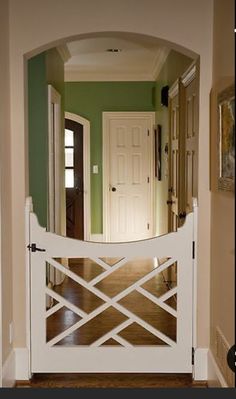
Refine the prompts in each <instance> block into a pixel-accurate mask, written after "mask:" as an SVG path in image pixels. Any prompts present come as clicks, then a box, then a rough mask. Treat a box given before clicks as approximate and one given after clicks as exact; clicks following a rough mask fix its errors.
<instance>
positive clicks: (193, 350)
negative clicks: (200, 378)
mask: <svg viewBox="0 0 236 399" xmlns="http://www.w3.org/2000/svg"><path fill="white" fill-rule="evenodd" d="M194 352H195V349H194V348H192V366H194Z"/></svg>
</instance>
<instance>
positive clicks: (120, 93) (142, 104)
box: [28, 32, 199, 368]
mask: <svg viewBox="0 0 236 399" xmlns="http://www.w3.org/2000/svg"><path fill="white" fill-rule="evenodd" d="M166 44H167V43H166V42H164V41H160V40H158V39H155V38H153V37H149V36H145V35H138V34H130V33H129V34H125V33H116V32H112V33H108V32H106V33H104V34H102V33H100V34H99V35H94V34H91V35H86V36H84V37H81V36H80V37H79V38H77V40H76V38H73V40H71V41H66V42H64V44H63V45H62V42H61V43H60V46H57V47H56V48H55V47H54V48H53V49H52V48H49V49H47V50H45V51H43V52H41V53H40V54H38V55H34V56H33V57H31V58H30V59H29V60H28V67H29V68H28V71H29V85H28V97H29V145H30V153H29V176H30V179H29V181H30V184H29V187H30V194H31V195H32V197H33V203H34V204H35V212H36V214H38V216H39V221H40V223H41V224H42V225H44V226H45V227H47V229H48V231H51V232H53V233H56V234H57V235H58V236H59V235H61V236H65V235H66V232H68V231H70V233H69V236H70V237H71V238H77V239H78V238H80V236H76V234H75V231H77V230H78V229H77V227H79V226H80V225H81V224H82V223H84V220H85V217H84V214H83V212H82V216H81V212H79V211H78V210H79V209H80V210H81V208H82V207H84V204H82V201H80V202H79V199H80V200H81V198H82V195H81V192H83V193H84V191H85V190H84V182H82V183H81V182H80V180H81V178H82V177H83V176H84V172H81V170H80V174H79V173H78V172H77V169H76V168H77V165H80V166H78V168H81V165H82V166H83V167H84V169H86V170H87V175H89V176H90V179H89V180H90V187H89V184H88V183H87V189H88V190H89V196H87V197H86V196H85V195H84V194H83V199H85V201H87V202H86V206H87V208H88V209H89V213H90V214H91V225H90V226H89V229H90V230H91V234H90V237H88V238H87V240H88V241H89V240H90V241H92V242H94V241H98V242H105V241H106V242H112V243H114V242H130V241H132V242H133V241H139V242H143V243H144V241H145V240H147V239H150V238H153V237H156V236H161V235H163V234H167V233H168V232H171V231H176V230H177V229H178V227H180V226H181V225H182V220H181V219H184V218H185V216H186V213H187V212H186V209H185V208H184V207H185V206H186V205H187V203H186V200H189V201H190V202H189V207H190V208H191V206H192V203H191V201H192V199H193V198H192V197H193V196H194V197H196V196H197V190H196V189H195V191H194V193H193V191H190V198H189V197H188V196H187V195H186V192H187V194H189V192H188V191H186V182H187V183H188V187H190V186H191V187H193V184H192V181H189V180H188V178H189V177H190V178H192V177H191V176H193V160H194V162H196V164H197V158H196V157H197V150H196V149H197V146H198V115H197V111H196V110H197V109H198V83H199V82H198V80H197V78H198V74H197V64H195V63H194V64H193V61H194V60H195V61H196V55H195V54H193V53H190V52H187V51H185V53H188V55H190V54H191V56H192V57H189V56H187V55H183V54H181V53H180V52H178V51H176V50H173V46H169V47H167V46H166ZM68 54H69V57H70V58H69V59H68ZM31 55H32V54H31ZM115 57H116V58H115ZM65 58H66V59H67V61H66V62H65V65H64V60H65ZM64 73H65V77H66V79H65V82H64ZM36 76H37V80H36ZM193 82H194V85H192V86H190V85H191V84H192V83H193ZM34 85H36V90H35V86H34ZM48 85H50V86H53V87H54V90H56V91H57V95H56V94H55V99H56V98H57V97H58V98H60V101H59V100H55V101H53V100H50V101H47V96H46V102H45V94H47V86H48ZM189 87H191V89H189ZM166 89H169V96H167V98H166V97H165V95H164V94H163V93H164V91H166ZM40 90H41V91H40ZM188 90H189V92H188ZM40 94H41V95H42V96H41V100H42V103H41V108H40V106H39V107H38V110H39V112H38V113H37V112H33V109H34V106H35V99H37V101H39V99H40ZM51 97H52V96H51ZM59 103H60V104H61V109H60V114H58V112H59V111H57V108H55V107H57V106H58V104H59ZM40 109H41V111H42V114H41V116H40ZM64 112H66V114H64ZM43 113H44V114H43ZM45 115H46V118H45ZM75 115H80V117H78V116H76V117H75ZM64 116H65V119H66V125H65V128H66V129H65V130H64ZM81 117H82V119H81ZM81 120H82V123H81ZM85 120H86V121H87V122H85ZM39 121H40V123H41V127H43V130H42V129H41V127H40V131H39V134H38V135H37V134H36V130H37V128H39V124H38V123H39ZM88 121H89V123H90V126H91V129H90V131H91V139H90V148H89V153H90V157H89V156H87V163H85V162H84V161H81V157H82V156H83V155H85V152H84V142H83V138H84V137H85V136H84V134H85V131H84V130H83V127H84V126H85V125H88ZM83 122H84V123H83ZM43 123H44V125H42V124H43ZM76 124H77V125H80V126H82V130H81V128H80V127H79V126H76ZM48 126H49V127H51V130H52V134H51V139H48V136H47V132H48V128H47V127H48ZM57 128H58V129H59V130H58V131H59V133H57V132H56V129H57ZM43 131H44V137H43V134H42V132H43ZM185 131H187V133H186V132H185ZM79 136H81V139H79ZM193 136H194V139H195V142H194V143H195V144H194V145H195V147H194V146H192V149H191V151H192V152H191V154H190V156H191V157H190V158H191V159H190V160H187V163H186V159H185V158H186V157H185V155H186V152H187V151H189V149H188V139H191V138H193ZM35 137H36V140H38V141H37V145H35V142H34V140H35ZM57 137H58V138H57ZM58 143H60V144H59V146H58ZM76 143H78V147H76V146H77V144H76ZM38 144H40V145H38ZM79 147H80V152H79ZM39 148H41V150H42V153H41V154H40V151H39ZM87 148H88V146H87ZM194 151H195V153H194ZM193 153H194V155H195V158H194V157H193V156H192V154H193ZM45 154H46V156H45ZM78 154H79V155H78ZM87 155H88V152H87ZM89 158H90V159H89ZM47 165H49V167H48V166H47ZM189 165H190V166H189ZM185 167H186V170H185ZM36 170H37V171H38V172H39V175H41V179H40V180H41V183H42V184H44V187H43V190H42V187H41V188H40V187H39V186H38V182H37V180H35V171H36ZM194 170H195V169H194ZM187 171H190V172H191V173H192V175H191V176H190V174H188V173H187ZM48 172H49V173H48ZM50 176H51V178H50ZM50 182H51V183H50ZM56 182H58V184H57V185H56ZM80 183H81V184H80ZM48 184H49V185H48ZM51 189H52V195H50V192H51V191H50V190H51ZM180 189H181V190H182V191H181V192H180ZM42 192H43V195H44V198H42ZM193 194H194V195H193ZM72 197H73V198H72ZM79 197H80V198H79ZM90 198H91V204H90V200H89V199H90ZM50 199H52V200H51V203H52V206H51V205H50V201H49V200H50ZM182 199H183V200H182ZM67 200H68V203H69V202H70V210H69V211H68V214H66V211H67V208H66V206H65V205H66V202H67ZM181 201H182V202H181ZM68 208H69V207H68ZM56 210H57V212H56ZM191 210H192V209H188V211H191ZM40 212H41V213H40ZM76 212H77V213H76ZM105 213H106V216H105V217H104V214H105ZM52 214H53V215H54V216H53V217H52ZM79 214H80V217H81V218H80V219H78V220H77V217H76V215H79ZM184 214H185V215H184ZM180 215H182V216H183V215H184V216H183V217H182V216H180ZM73 217H74V219H73ZM68 219H70V220H69V223H70V226H71V225H72V227H73V228H71V227H70V226H69V224H66V221H67V220H68ZM50 220H52V223H50V224H49V223H48V222H49V221H50ZM53 220H54V222H53ZM113 223H116V224H113ZM51 226H52V228H51ZM56 226H57V227H56ZM113 226H114V227H113ZM137 226H138V227H137ZM105 227H106V230H105ZM185 227H186V226H185ZM136 228H137V231H136V230H135V229H136ZM71 232H72V233H71ZM78 234H82V235H83V234H84V233H83V232H82V233H81V230H80V232H79V233H78ZM95 236H96V237H95ZM82 238H83V239H85V240H86V238H85V236H84V235H83V237H82ZM71 243H72V242H71ZM144 244H145V243H144ZM69 245H70V244H69ZM86 245H87V243H86ZM94 248H95V247H94ZM120 248H121V247H120ZM91 258H92V256H91V257H89V255H88V257H85V256H81V257H75V256H71V257H67V258H63V257H61V256H55V257H53V258H52V259H49V260H47V266H46V281H47V289H46V293H47V295H46V298H47V300H46V307H47V315H48V317H47V329H46V342H47V345H49V346H50V345H54V344H55V343H56V344H57V343H58V345H63V346H65V347H67V346H70V345H71V343H72V344H73V345H78V346H81V345H82V346H83V345H86V346H90V345H92V346H93V345H95V346H96V345H103V344H104V345H108V346H109V347H110V346H117V345H118V346H119V345H121V346H125V347H126V346H128V347H129V346H130V345H131V346H132V345H133V346H135V345H138V346H139V345H140V346H145V345H149V344H150V345H153V346H156V347H160V346H162V345H169V346H172V345H174V344H175V343H176V342H177V335H178V331H177V309H178V306H179V305H178V303H179V302H178V298H179V297H180V298H181V295H182V294H181V293H180V294H179V293H178V295H177V280H179V264H178V262H177V261H175V260H174V259H172V258H171V257H170V256H168V254H167V253H166V254H165V255H164V256H162V257H158V256H156V255H155V256H154V255H153V254H152V255H151V254H150V257H148V256H147V254H146V257H145V258H143V257H141V256H140V257H138V258H137V257H135V253H134V252H133V253H132V256H131V259H130V260H129V259H128V258H127V257H124V258H122V253H120V254H118V253H117V252H116V253H115V252H114V256H103V257H97V256H96V257H95V258H92V259H91ZM94 259H95V260H94ZM66 267H69V272H67V271H66ZM102 268H103V269H105V272H104V271H102ZM112 268H113V270H112ZM159 268H160V269H159ZM159 270H160V271H159ZM68 273H69V274H68ZM149 274H150V278H148V279H147V278H146V276H147V275H149ZM180 274H181V273H180ZM152 275H154V276H155V277H154V278H153V279H151V276H152ZM76 276H77V277H76ZM189 277H190V276H189V275H188V278H189ZM181 278H183V280H184V277H181ZM106 279H107V280H106ZM150 279H151V280H150ZM149 280H150V281H149ZM139 281H142V282H143V284H144V283H148V284H146V285H145V284H144V286H145V289H144V288H143V287H140V286H139V283H138V282H139ZM74 282H76V283H78V284H77V287H75V284H74ZM135 284H136V285H137V287H136V285H135ZM140 284H141V283H140ZM78 285H79V288H78ZM180 286H181V284H180ZM94 287H95V288H94ZM130 287H131V288H130ZM135 287H136V288H137V290H136V291H135V292H133V291H134V288H135ZM95 289H96V291H95ZM129 290H130V291H129ZM95 292H96V293H98V292H100V294H98V297H96V298H94V294H95ZM124 293H127V295H128V294H129V293H131V296H130V298H129V299H128V298H126V295H125V294H124ZM179 295H180V296H179ZM102 298H103V299H104V298H105V300H106V301H107V303H110V300H111V299H110V298H113V299H114V298H116V299H115V300H114V303H115V304H116V300H118V299H117V298H121V299H123V300H124V301H125V300H126V302H127V303H125V305H124V307H123V308H122V309H123V312H126V313H123V316H124V314H126V316H127V315H128V317H130V320H129V323H128V324H126V323H125V325H124V326H123V324H122V318H121V315H122V311H121V313H120V312H119V311H118V312H117V308H115V309H113V308H112V309H110V308H107V306H105V310H104V314H103V312H102V310H101V311H100V312H99V313H98V314H97V313H96V309H97V308H100V307H101V299H102ZM159 298H160V299H159ZM73 300H75V302H74V303H72V304H71V302H73ZM181 301H182V300H181V299H180V309H181ZM63 304H64V308H63ZM81 304H82V305H83V306H82V307H83V309H82V308H81ZM117 306H118V305H117ZM124 308H125V309H129V310H128V313H127V310H125V311H124ZM144 308H145V314H144V313H143V309H144ZM154 308H155V309H154ZM119 309H120V308H119V307H118V310H119ZM68 312H69V313H70V317H68ZM93 312H94V316H92V315H93ZM130 312H131V313H130ZM158 312H159V313H160V314H159V313H158ZM86 314H89V316H88V320H87V319H86V317H87V316H86ZM91 314H92V315H91ZM132 314H133V315H134V314H135V317H134V318H133V319H132V317H133V316H132ZM153 314H154V316H155V317H154V320H155V323H156V324H155V323H154V324H155V325H154V329H153V325H152V322H153V320H152V321H150V320H151V319H152V315H153ZM78 316H79V318H80V317H82V318H85V319H86V320H87V322H86V323H84V324H83V323H82V324H81V323H80V321H79V319H78ZM96 316H98V320H97V319H96ZM58 317H59V319H60V323H59V319H58ZM95 320H96V321H97V324H96V323H95ZM131 320H132V323H131ZM140 320H141V321H140ZM142 320H143V321H142ZM77 323H78V326H79V328H80V326H81V329H80V330H79V331H77V329H76V327H75V326H76V325H77ZM91 323H92V324H91ZM93 323H95V324H93ZM150 323H151V324H150ZM120 324H122V330H119V329H118V330H117V325H120ZM91 325H93V328H92V330H91ZM98 325H99V326H100V327H99V328H100V330H99V331H100V332H99V334H100V335H99V334H97V333H98V330H97V326H98ZM65 329H66V330H68V334H69V332H70V331H71V333H72V334H71V336H68V335H67V336H66V335H65V334H64V332H63V330H65ZM110 330H111V331H113V330H114V331H115V332H114V334H115V339H114V337H113V336H112V335H111V336H110V333H109V331H110ZM123 330H124V331H123ZM91 331H92V333H91ZM95 331H96V333H95ZM116 331H118V332H119V333H120V334H118V332H117V333H116ZM122 334H123V335H122ZM188 334H190V330H188ZM101 336H102V337H101ZM103 337H105V338H103ZM137 337H138V339H137ZM60 338H61V339H60ZM187 352H188V354H187V357H188V358H189V353H190V352H189V348H188V350H187ZM187 352H186V353H187ZM189 359H190V358H189ZM189 359H188V360H189ZM165 367H167V368H168V366H165Z"/></svg>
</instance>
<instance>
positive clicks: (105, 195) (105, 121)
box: [102, 112, 155, 242]
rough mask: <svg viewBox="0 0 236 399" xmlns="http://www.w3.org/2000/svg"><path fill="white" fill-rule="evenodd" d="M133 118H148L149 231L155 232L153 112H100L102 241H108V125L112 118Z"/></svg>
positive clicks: (152, 233)
mask: <svg viewBox="0 0 236 399" xmlns="http://www.w3.org/2000/svg"><path fill="white" fill-rule="evenodd" d="M114 118H116V119H125V118H126V119H133V118H142V119H143V118H147V119H149V120H150V138H151V140H150V146H151V151H150V154H151V156H150V163H151V165H152V166H153V167H151V174H150V198H151V219H152V220H151V221H150V232H151V235H152V236H154V232H155V217H154V216H155V215H154V194H155V193H154V140H153V137H154V125H155V112H103V113H102V130H103V140H102V143H103V144H102V170H103V175H102V176H103V241H105V242H107V241H109V220H110V196H109V190H108V187H109V148H110V142H109V125H110V121H111V120H112V119H114Z"/></svg>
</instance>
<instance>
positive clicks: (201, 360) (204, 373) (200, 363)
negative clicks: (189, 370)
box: [193, 348, 209, 381]
mask: <svg viewBox="0 0 236 399" xmlns="http://www.w3.org/2000/svg"><path fill="white" fill-rule="evenodd" d="M208 351H209V349H208V348H196V349H195V352H194V367H193V378H194V380H195V381H207V380H208Z"/></svg>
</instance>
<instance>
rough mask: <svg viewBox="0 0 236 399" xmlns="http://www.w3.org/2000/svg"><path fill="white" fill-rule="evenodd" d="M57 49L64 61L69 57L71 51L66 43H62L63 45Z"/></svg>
mask: <svg viewBox="0 0 236 399" xmlns="http://www.w3.org/2000/svg"><path fill="white" fill-rule="evenodd" d="M57 51H58V53H59V54H60V56H61V58H62V60H63V61H64V62H67V61H68V60H69V59H70V58H71V53H70V50H69V48H68V46H67V44H64V45H63V46H58V47H57Z"/></svg>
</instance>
